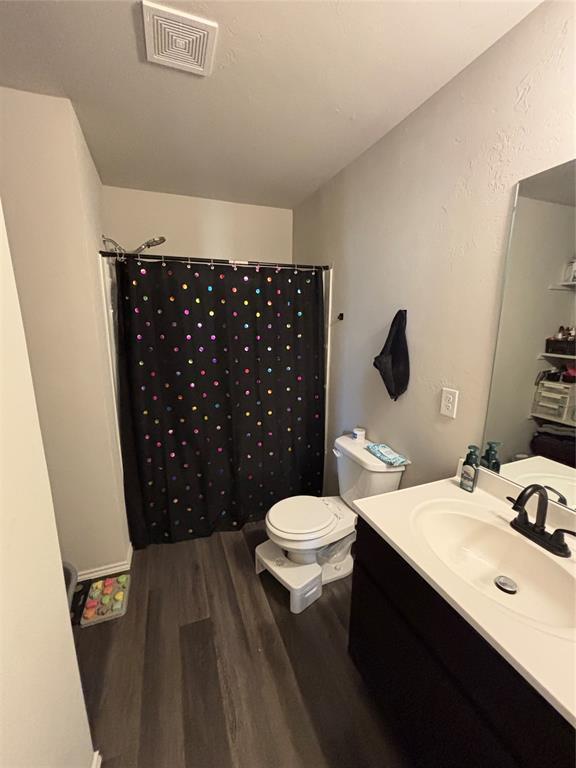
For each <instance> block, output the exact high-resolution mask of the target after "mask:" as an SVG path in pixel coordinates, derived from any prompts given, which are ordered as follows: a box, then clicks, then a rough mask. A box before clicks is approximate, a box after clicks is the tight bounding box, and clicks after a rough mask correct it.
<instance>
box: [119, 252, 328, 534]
mask: <svg viewBox="0 0 576 768" xmlns="http://www.w3.org/2000/svg"><path fill="white" fill-rule="evenodd" d="M116 269H117V281H118V308H119V336H120V339H119V344H120V349H121V355H120V375H121V379H122V385H123V386H122V391H123V392H127V393H128V397H127V398H124V399H125V400H126V399H127V400H128V401H129V410H130V419H124V418H122V419H121V421H122V422H123V450H124V452H126V450H127V448H126V446H127V445H132V444H133V445H134V453H135V459H136V461H135V463H136V465H137V468H138V471H137V476H138V486H139V488H140V493H141V503H139V504H134V500H133V499H130V500H128V504H127V506H128V509H129V522H130V529H131V536H132V538H133V542H134V543H135V544H136V546H143V545H145V544H146V543H149V542H168V541H180V540H182V539H187V538H194V537H196V536H207V535H210V534H211V533H212V532H213V531H216V530H236V529H238V528H239V527H240V526H242V525H243V524H244V523H246V522H248V521H251V520H257V519H261V518H263V517H264V516H265V514H266V512H267V511H268V509H269V508H270V506H271V505H272V504H274V503H275V502H276V501H279V500H280V499H282V498H285V497H287V496H291V495H294V494H300V493H303V494H310V495H319V494H320V493H321V490H322V474H323V446H324V364H323V322H324V321H323V302H322V273H321V272H316V273H313V272H310V271H305V272H304V271H297V270H293V269H281V270H275V269H269V268H266V269H265V268H262V269H260V270H256V269H254V268H247V267H244V268H242V267H237V268H233V267H229V266H218V265H214V266H207V265H195V264H189V265H188V264H186V263H178V262H174V261H168V262H159V261H158V262H144V261H142V262H137V261H136V260H134V259H128V260H127V261H126V262H124V263H117V267H116ZM122 407H124V406H122ZM127 424H131V431H132V433H133V434H132V435H126V430H127V429H128V427H127V426H126V425H127ZM128 450H129V449H128ZM125 465H128V466H129V465H130V461H128V460H127V457H126V456H125ZM130 502H132V503H130ZM135 515H137V516H140V519H135ZM142 517H143V520H142ZM142 531H144V532H145V533H144V534H143V533H142Z"/></svg>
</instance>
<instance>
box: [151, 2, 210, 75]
mask: <svg viewBox="0 0 576 768" xmlns="http://www.w3.org/2000/svg"><path fill="white" fill-rule="evenodd" d="M142 8H143V11H144V29H145V32H146V54H147V56H148V61H153V62H155V63H156V64H163V65H164V66H165V67H174V68H175V69H183V70H185V71H186V72H193V73H194V74H195V75H209V74H210V73H211V72H212V64H213V62H214V50H215V48H216V37H217V36H218V24H217V23H216V22H215V21H209V20H208V19H201V18H199V17H198V16H192V14H190V13H184V12H183V11H175V10H173V9H172V8H165V7H164V6H163V5H158V4H157V3H150V2H148V0H143V3H142Z"/></svg>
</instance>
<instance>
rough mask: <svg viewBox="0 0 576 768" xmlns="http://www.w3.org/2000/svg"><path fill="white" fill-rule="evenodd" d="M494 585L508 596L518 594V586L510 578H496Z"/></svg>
mask: <svg viewBox="0 0 576 768" xmlns="http://www.w3.org/2000/svg"><path fill="white" fill-rule="evenodd" d="M494 584H496V586H497V587H498V589H501V590H502V592H506V593H507V594H508V595H515V594H516V592H518V584H516V582H515V581H514V579H511V578H510V577H509V576H496V578H495V579H494Z"/></svg>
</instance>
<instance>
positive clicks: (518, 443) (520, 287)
mask: <svg viewBox="0 0 576 768" xmlns="http://www.w3.org/2000/svg"><path fill="white" fill-rule="evenodd" d="M575 212H576V209H574V208H573V207H572V206H569V205H557V204H555V203H546V202H543V201H541V200H531V199H529V198H526V197H519V198H518V205H517V208H516V215H515V218H514V230H513V236H512V241H511V244H510V252H509V254H508V259H507V265H506V283H505V286H504V298H503V304H502V317H501V320H500V330H499V333H498V347H497V350H496V357H495V361H494V376H493V380H492V387H491V390H490V401H489V405H488V417H487V419H486V436H487V438H490V439H492V440H500V441H502V442H503V443H504V444H503V445H502V448H501V449H500V455H501V457H502V459H503V460H504V461H509V460H510V459H512V458H513V456H514V454H515V453H529V452H530V446H529V443H530V439H531V437H532V435H533V433H534V429H535V424H534V422H533V421H532V420H530V419H528V414H529V413H530V410H531V407H532V399H533V397H534V380H535V378H536V374H537V373H538V371H539V370H542V369H544V368H550V367H551V365H550V362H546V361H545V360H538V355H539V354H540V353H541V352H544V348H545V339H546V337H548V336H551V335H552V334H553V333H555V332H556V331H557V330H558V328H559V326H560V325H572V324H573V323H574V294H573V293H570V292H562V291H550V290H548V286H549V285H553V284H555V283H559V282H560V281H561V280H562V275H563V271H564V269H565V268H566V264H567V262H568V260H569V259H570V258H572V257H573V256H574V246H575V242H574V232H575V229H574V225H575Z"/></svg>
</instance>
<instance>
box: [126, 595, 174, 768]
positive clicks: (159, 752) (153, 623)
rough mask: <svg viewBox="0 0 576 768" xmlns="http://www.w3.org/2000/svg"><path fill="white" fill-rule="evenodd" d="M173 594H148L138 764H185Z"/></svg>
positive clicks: (156, 767) (142, 767)
mask: <svg viewBox="0 0 576 768" xmlns="http://www.w3.org/2000/svg"><path fill="white" fill-rule="evenodd" d="M176 616H177V611H176V606H175V603H174V598H173V596H171V595H170V594H169V593H168V592H167V591H165V590H162V589H151V590H150V591H149V595H148V621H147V623H146V649H145V661H144V670H143V675H144V682H143V687H142V710H141V720H140V750H139V755H138V766H139V768H185V765H186V761H185V757H184V730H183V725H182V667H181V654H180V632H179V626H178V623H177V621H176Z"/></svg>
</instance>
